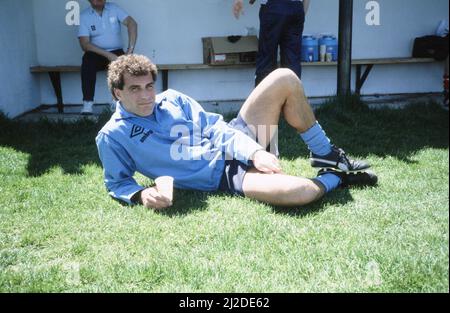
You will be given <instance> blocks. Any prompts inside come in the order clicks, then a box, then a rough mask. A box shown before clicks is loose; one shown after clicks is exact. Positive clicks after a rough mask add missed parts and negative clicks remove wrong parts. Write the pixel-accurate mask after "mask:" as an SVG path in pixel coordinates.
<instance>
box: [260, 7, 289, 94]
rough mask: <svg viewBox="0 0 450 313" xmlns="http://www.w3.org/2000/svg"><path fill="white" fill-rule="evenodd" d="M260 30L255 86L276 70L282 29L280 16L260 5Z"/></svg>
mask: <svg viewBox="0 0 450 313" xmlns="http://www.w3.org/2000/svg"><path fill="white" fill-rule="evenodd" d="M259 20H260V30H259V47H258V57H257V59H256V74H255V76H256V77H255V86H258V85H259V83H260V82H261V81H262V80H263V79H264V78H265V77H266V76H267V75H269V74H270V73H271V72H272V71H273V70H275V69H276V68H277V61H278V45H279V41H280V37H281V32H282V29H283V20H282V15H280V14H277V13H273V12H271V11H270V8H269V7H268V5H262V6H261V9H260V11H259Z"/></svg>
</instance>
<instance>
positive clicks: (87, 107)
mask: <svg viewBox="0 0 450 313" xmlns="http://www.w3.org/2000/svg"><path fill="white" fill-rule="evenodd" d="M93 106H94V102H92V101H83V109H82V110H81V115H92V111H93V110H92V107H93Z"/></svg>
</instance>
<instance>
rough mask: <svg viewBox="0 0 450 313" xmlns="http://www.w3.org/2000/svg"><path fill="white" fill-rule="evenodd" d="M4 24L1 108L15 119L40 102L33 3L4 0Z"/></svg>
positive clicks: (0, 21)
mask: <svg viewBox="0 0 450 313" xmlns="http://www.w3.org/2000/svg"><path fill="white" fill-rule="evenodd" d="M11 17H14V18H11ZM5 21H7V23H6V22H5ZM0 25H1V27H0V111H1V112H3V113H4V114H6V115H7V116H8V117H10V118H14V117H16V116H17V115H20V114H21V113H23V112H26V111H29V110H31V109H33V108H35V107H36V106H38V105H39V104H40V101H39V100H40V93H39V81H38V79H37V77H33V76H32V75H31V74H30V69H29V68H30V65H32V64H35V63H36V61H37V59H36V41H35V34H34V21H33V7H32V3H31V2H30V1H28V0H0Z"/></svg>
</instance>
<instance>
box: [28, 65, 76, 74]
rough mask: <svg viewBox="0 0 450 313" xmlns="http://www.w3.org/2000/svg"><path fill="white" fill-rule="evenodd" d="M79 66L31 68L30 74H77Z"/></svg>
mask: <svg viewBox="0 0 450 313" xmlns="http://www.w3.org/2000/svg"><path fill="white" fill-rule="evenodd" d="M79 71H81V66H66V65H64V66H32V67H30V72H31V73H50V72H79Z"/></svg>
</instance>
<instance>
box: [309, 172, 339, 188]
mask: <svg viewBox="0 0 450 313" xmlns="http://www.w3.org/2000/svg"><path fill="white" fill-rule="evenodd" d="M314 180H316V181H318V182H320V183H321V184H322V185H323V186H324V187H325V192H326V193H329V192H330V191H333V190H334V189H336V188H337V187H339V185H340V184H341V183H342V180H341V178H340V177H339V176H337V175H335V174H330V173H328V174H324V175H320V176H317V177H316V178H315V179H314Z"/></svg>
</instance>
